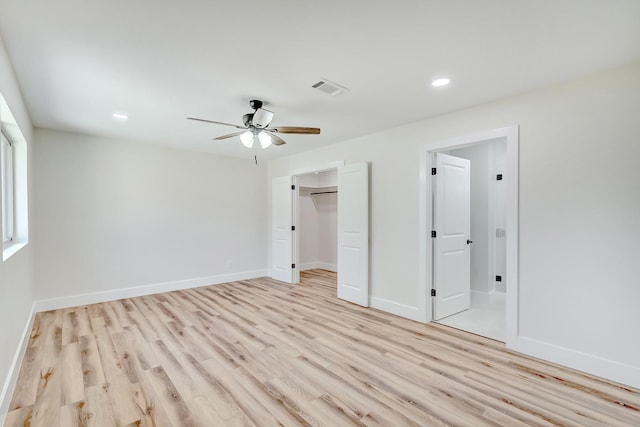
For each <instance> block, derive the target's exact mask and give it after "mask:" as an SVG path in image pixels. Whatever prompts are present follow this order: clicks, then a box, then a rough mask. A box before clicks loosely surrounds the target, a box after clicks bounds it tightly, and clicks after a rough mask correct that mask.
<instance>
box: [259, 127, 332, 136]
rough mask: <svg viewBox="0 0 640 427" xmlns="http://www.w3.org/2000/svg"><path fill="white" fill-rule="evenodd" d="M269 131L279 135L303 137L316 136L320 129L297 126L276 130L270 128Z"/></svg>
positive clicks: (277, 128)
mask: <svg viewBox="0 0 640 427" xmlns="http://www.w3.org/2000/svg"><path fill="white" fill-rule="evenodd" d="M269 130H272V131H274V132H279V133H298V134H305V135H317V134H319V133H320V128H305V127H299V126H279V127H276V128H270V129H269Z"/></svg>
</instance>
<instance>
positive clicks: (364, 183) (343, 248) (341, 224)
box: [338, 163, 369, 307]
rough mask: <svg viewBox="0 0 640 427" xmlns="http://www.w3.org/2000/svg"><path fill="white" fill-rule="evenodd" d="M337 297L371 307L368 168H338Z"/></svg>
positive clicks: (365, 166) (354, 165) (361, 164)
mask: <svg viewBox="0 0 640 427" xmlns="http://www.w3.org/2000/svg"><path fill="white" fill-rule="evenodd" d="M338 298H341V299H344V300H347V301H350V302H353V303H356V304H359V305H362V306H364V307H368V306H369V170H368V166H367V164H366V163H355V164H351V165H346V166H341V167H339V168H338Z"/></svg>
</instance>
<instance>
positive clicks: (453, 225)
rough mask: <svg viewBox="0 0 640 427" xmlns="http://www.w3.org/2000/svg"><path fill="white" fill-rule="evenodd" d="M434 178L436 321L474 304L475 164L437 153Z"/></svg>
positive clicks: (434, 316) (434, 305) (434, 313)
mask: <svg viewBox="0 0 640 427" xmlns="http://www.w3.org/2000/svg"><path fill="white" fill-rule="evenodd" d="M435 167H436V174H435V175H434V176H433V179H434V183H433V184H434V186H433V188H434V189H435V196H434V199H433V203H434V206H433V230H434V231H435V232H436V237H435V238H433V239H432V240H433V287H434V289H435V292H436V295H435V298H434V304H433V318H434V320H438V319H442V318H443V317H447V316H450V315H452V314H455V313H458V312H460V311H464V310H468V309H469V307H470V305H471V256H470V255H471V249H470V245H469V243H470V239H471V236H470V234H471V188H470V187H471V162H470V161H469V160H467V159H461V158H459V157H454V156H449V155H446V154H441V153H437V154H436V155H435Z"/></svg>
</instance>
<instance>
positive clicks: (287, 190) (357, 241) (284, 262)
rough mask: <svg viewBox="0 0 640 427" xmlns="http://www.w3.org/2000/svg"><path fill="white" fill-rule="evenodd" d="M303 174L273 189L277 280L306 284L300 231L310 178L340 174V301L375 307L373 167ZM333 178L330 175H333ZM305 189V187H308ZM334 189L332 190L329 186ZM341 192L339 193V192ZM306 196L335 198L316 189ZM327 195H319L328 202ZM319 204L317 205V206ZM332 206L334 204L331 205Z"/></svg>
mask: <svg viewBox="0 0 640 427" xmlns="http://www.w3.org/2000/svg"><path fill="white" fill-rule="evenodd" d="M340 163H341V164H338V165H337V166H336V165H334V164H332V165H331V166H330V167H325V168H316V169H311V170H305V171H300V172H297V173H294V174H293V175H288V176H283V177H278V178H273V179H272V183H271V268H270V274H269V275H270V276H271V277H272V278H274V279H277V280H280V281H283V282H287V283H298V282H299V281H300V262H299V261H300V243H299V232H298V229H297V227H298V226H299V224H298V222H299V220H298V213H299V211H300V208H299V199H300V194H299V191H298V188H299V186H300V184H299V183H298V181H299V180H302V181H301V182H302V183H303V184H304V183H305V182H304V181H305V179H306V177H303V178H301V177H302V176H305V175H310V172H313V175H315V172H318V174H320V173H321V172H325V171H328V170H335V171H336V175H337V185H336V187H337V188H336V189H335V191H336V194H337V215H336V216H337V221H336V222H337V246H336V252H337V255H336V266H337V268H336V269H337V296H338V298H341V299H344V300H346V301H349V302H353V303H355V304H358V305H361V306H364V307H368V306H369V166H368V164H367V163H365V162H362V163H352V164H348V165H344V162H340ZM327 177H329V175H327ZM302 186H303V187H305V185H302ZM328 187H332V186H328ZM338 189H339V190H338ZM305 191H308V192H309V193H310V192H317V193H326V194H331V193H332V192H333V190H332V189H331V188H328V189H327V188H324V187H311V188H307V189H306V190H305ZM326 194H317V196H321V197H322V196H324V195H326ZM312 201H313V200H312ZM329 203H330V202H329Z"/></svg>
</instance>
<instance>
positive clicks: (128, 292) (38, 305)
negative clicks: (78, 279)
mask: <svg viewBox="0 0 640 427" xmlns="http://www.w3.org/2000/svg"><path fill="white" fill-rule="evenodd" d="M266 275H267V271H266V270H253V271H244V272H240V273H231V274H220V275H217V276H207V277H198V278H194V279H186V280H177V281H174V282H163V283H156V284H153V285H144V286H135V287H131V288H121V289H113V290H109V291H101V292H93V293H90V294H78V295H68V296H65V297H59V298H49V299H42V300H36V301H35V302H34V307H35V311H36V312H40V311H48V310H58V309H60V308H68V307H77V306H80V305H87V304H97V303H100V302H106V301H115V300H119V299H123V298H133V297H139V296H144V295H152V294H159V293H162V292H171V291H179V290H182V289H191V288H197V287H200V286H209V285H219V284H221V283H228V282H235V281H238V280H248V279H255V278H258V277H265V276H266Z"/></svg>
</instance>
